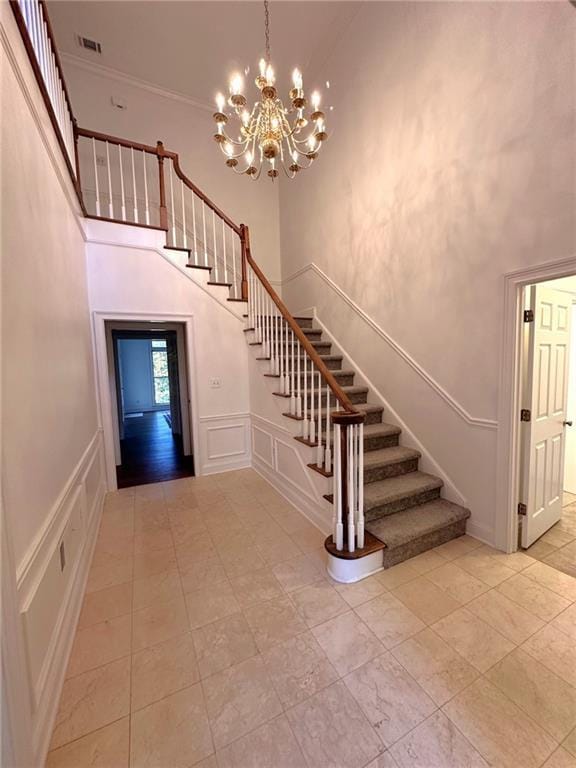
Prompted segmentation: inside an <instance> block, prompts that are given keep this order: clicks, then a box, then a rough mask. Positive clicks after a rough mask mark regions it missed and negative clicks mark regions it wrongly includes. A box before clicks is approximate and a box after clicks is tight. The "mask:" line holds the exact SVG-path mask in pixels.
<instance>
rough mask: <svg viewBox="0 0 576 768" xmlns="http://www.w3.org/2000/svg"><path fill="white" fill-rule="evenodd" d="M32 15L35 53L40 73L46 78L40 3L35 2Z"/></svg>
mask: <svg viewBox="0 0 576 768" xmlns="http://www.w3.org/2000/svg"><path fill="white" fill-rule="evenodd" d="M32 9H33V10H32V14H33V19H34V22H33V29H34V52H35V54H36V60H37V62H38V66H39V67H40V71H41V72H42V75H43V76H44V63H43V59H44V53H43V51H42V43H41V37H40V19H39V14H40V11H39V8H38V3H37V2H35V3H33V4H32Z"/></svg>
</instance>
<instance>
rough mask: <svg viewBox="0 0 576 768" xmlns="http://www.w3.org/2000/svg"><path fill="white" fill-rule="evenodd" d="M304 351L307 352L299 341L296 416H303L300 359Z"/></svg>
mask: <svg viewBox="0 0 576 768" xmlns="http://www.w3.org/2000/svg"><path fill="white" fill-rule="evenodd" d="M302 353H304V354H306V351H305V349H304V347H303V346H302V345H301V344H300V342H298V360H297V364H298V367H297V372H296V416H299V417H300V416H302V382H301V381H300V359H301V357H302Z"/></svg>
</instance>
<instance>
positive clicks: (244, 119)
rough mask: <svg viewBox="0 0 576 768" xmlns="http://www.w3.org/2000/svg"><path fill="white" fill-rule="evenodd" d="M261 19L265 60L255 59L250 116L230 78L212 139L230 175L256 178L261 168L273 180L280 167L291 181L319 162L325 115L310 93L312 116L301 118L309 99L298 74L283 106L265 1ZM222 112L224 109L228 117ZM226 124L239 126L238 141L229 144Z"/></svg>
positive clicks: (237, 83) (236, 80) (236, 78)
mask: <svg viewBox="0 0 576 768" xmlns="http://www.w3.org/2000/svg"><path fill="white" fill-rule="evenodd" d="M264 18H265V23H264V28H265V34H266V58H265V59H261V60H260V73H259V75H258V77H257V78H256V79H255V81H254V82H255V83H256V85H257V87H258V88H259V89H260V98H259V100H258V101H256V102H255V104H254V106H253V108H252V111H249V110H248V109H247V106H246V105H247V99H246V96H244V94H243V90H244V80H243V78H242V76H241V75H239V74H235V75H233V76H232V78H231V80H230V96H229V97H228V99H226V98H225V97H224V95H223V94H221V93H219V94H217V96H216V104H217V108H218V109H217V111H216V112H215V113H214V121H215V123H216V128H217V130H216V133H215V134H214V140H215V141H216V142H217V143H218V144H219V145H220V149H221V150H222V152H223V154H224V156H225V157H226V165H227V166H228V167H229V168H232V170H233V171H234V172H235V173H238V174H246V175H247V176H249V177H250V178H251V179H258V178H260V174H261V173H262V169H263V168H266V167H267V168H268V170H267V171H266V173H267V175H268V176H269V177H270V178H271V179H272V180H274V179H275V178H276V177H277V176H278V174H279V168H280V167H281V168H282V169H283V170H284V173H285V174H286V176H288V178H290V179H293V178H294V176H296V174H297V173H298V172H299V171H301V170H303V169H304V168H309V167H310V165H311V164H312V163H313V162H314V160H315V159H316V157H318V153H319V151H320V148H321V146H322V142H324V141H325V140H326V139H327V138H328V134H327V133H326V126H325V115H324V113H323V112H322V111H321V110H320V94H319V93H318V91H314V93H312V95H311V96H310V101H311V113H310V114H309V115H308V117H307V116H306V114H305V112H306V107H307V106H308V100H307V99H306V97H305V95H304V88H303V85H302V74H301V73H300V71H299V70H297V69H295V70H294V72H293V73H292V83H293V87H292V88H291V89H290V93H289V97H290V106H289V107H285V106H284V104H283V103H282V100H281V99H280V97H279V96H278V92H277V90H276V87H275V85H274V83H275V76H274V70H273V69H272V65H271V64H270V13H269V9H268V0H264ZM226 107H229V113H227V112H226ZM229 119H234V120H237V121H238V122H239V124H240V132H239V135H238V138H237V139H232V138H231V137H230V136H229V135H228V134H227V133H226V132H225V126H226V125H227V124H228V121H229ZM308 125H310V126H311V129H310V130H309V131H308V132H307V135H306V136H304V135H303V134H304V129H305V128H306V127H307V126H308ZM266 163H267V165H266Z"/></svg>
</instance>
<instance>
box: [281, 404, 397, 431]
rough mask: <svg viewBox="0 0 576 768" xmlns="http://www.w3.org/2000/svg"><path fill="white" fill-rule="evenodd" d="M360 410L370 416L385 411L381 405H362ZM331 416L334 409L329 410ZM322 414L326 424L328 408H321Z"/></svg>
mask: <svg viewBox="0 0 576 768" xmlns="http://www.w3.org/2000/svg"><path fill="white" fill-rule="evenodd" d="M358 410H359V411H361V412H362V413H365V414H366V415H368V414H381V413H382V412H383V411H384V408H383V407H382V406H381V405H371V404H370V403H360V405H359V406H358ZM317 412H318V410H317V409H314V413H315V414H316V413H317ZM328 413H329V414H332V413H334V408H332V407H331V408H330V409H329V410H328ZM320 414H321V415H322V419H324V423H325V422H326V408H320ZM284 415H285V416H288V414H287V413H285V414H284ZM367 426H371V425H368V424H365V425H364V430H366V427H367ZM378 426H381V424H378Z"/></svg>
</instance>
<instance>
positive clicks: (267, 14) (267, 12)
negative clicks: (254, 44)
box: [264, 0, 270, 64]
mask: <svg viewBox="0 0 576 768" xmlns="http://www.w3.org/2000/svg"><path fill="white" fill-rule="evenodd" d="M264 34H265V35H266V63H267V64H270V10H269V9H268V0H264Z"/></svg>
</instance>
